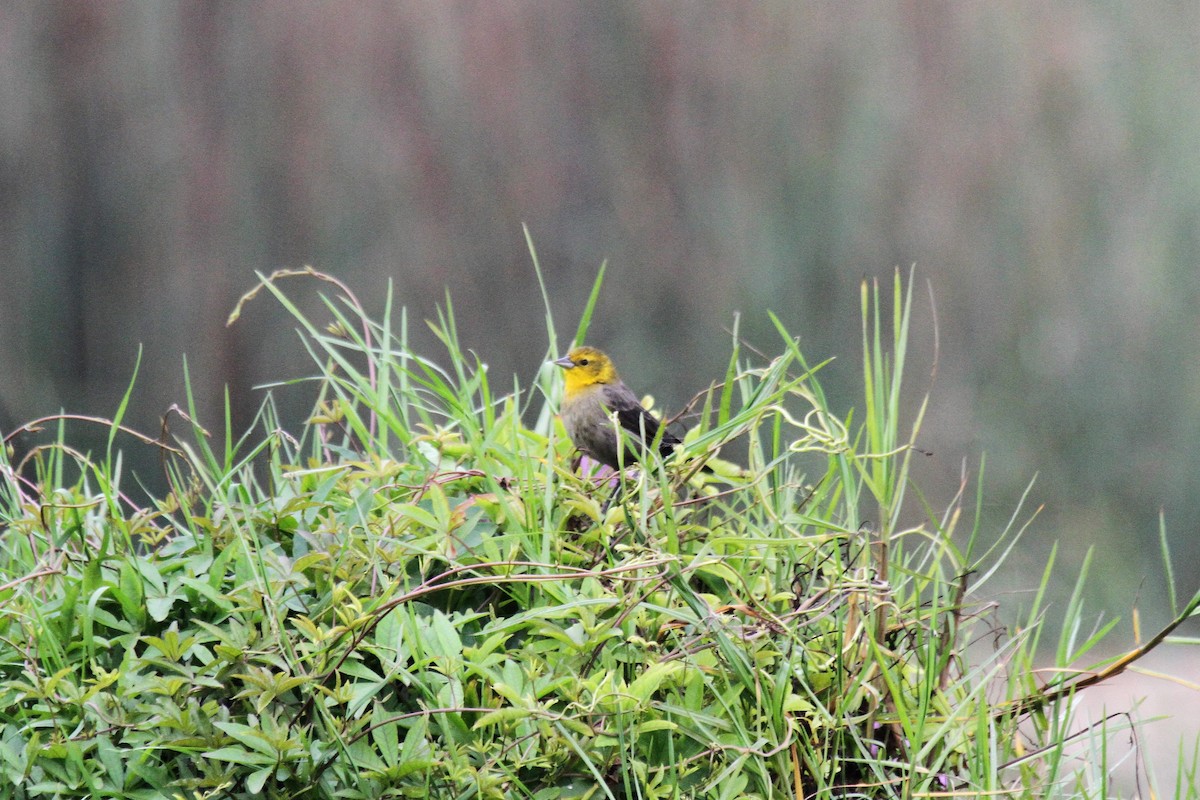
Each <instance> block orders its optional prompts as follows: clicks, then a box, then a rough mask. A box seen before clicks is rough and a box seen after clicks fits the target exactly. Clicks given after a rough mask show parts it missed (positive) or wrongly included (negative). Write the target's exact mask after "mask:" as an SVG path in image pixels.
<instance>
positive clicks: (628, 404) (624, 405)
mask: <svg viewBox="0 0 1200 800" xmlns="http://www.w3.org/2000/svg"><path fill="white" fill-rule="evenodd" d="M605 399H606V400H607V401H608V402H607V405H608V408H609V409H610V410H611V411H615V412H616V414H617V422H618V423H620V425H621V427H622V428H624V429H625V430H626V431H629V432H630V433H631V434H633V435H634V436H636V437H638V438H641V436H642V435H643V434H642V431H643V430H644V431H645V436H646V443H647V444H649V443H650V442H653V441H654V440H655V439H656V438H657V437H658V429H659V428H661V427H662V425H661V423H660V422H659V421H658V420H657V419H655V418H654V415H652V414H651V413H650V412H649V411H647V410H646V409H644V408H642V404H641V403H638V402H637V401H636V400H632V399H630V397H628V396H624V393H620V394H618V393H613V394H612V395H610V396H608V397H606V398H605ZM677 444H679V438H678V437H677V436H675V435H674V434H672V433H671V432H670V431H668V430H664V431H663V433H662V441H661V443H660V444H659V448H658V451H659V453H660V454H661V455H664V456H665V455H667V454H668V453H670V452H671V451H672V450H674V449H675V445H677Z"/></svg>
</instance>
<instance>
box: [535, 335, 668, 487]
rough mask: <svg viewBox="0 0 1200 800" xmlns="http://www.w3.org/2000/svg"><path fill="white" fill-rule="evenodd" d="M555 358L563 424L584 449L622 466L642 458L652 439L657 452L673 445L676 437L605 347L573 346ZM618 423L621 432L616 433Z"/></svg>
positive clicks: (602, 460)
mask: <svg viewBox="0 0 1200 800" xmlns="http://www.w3.org/2000/svg"><path fill="white" fill-rule="evenodd" d="M554 363H555V364H557V365H558V366H560V367H562V368H563V369H564V370H566V372H565V377H566V388H565V391H564V392H563V401H562V408H561V412H562V421H563V425H564V426H565V427H566V429H567V433H568V434H569V435H570V437H571V441H572V442H574V443H575V446H576V447H577V448H579V450H580V452H582V453H583V454H584V455H587V456H591V457H592V458H594V459H596V460H597V461H599V462H601V463H602V464H607V465H608V466H610V467H612V468H613V469H620V468H621V466H622V465H625V466H628V465H630V464H632V463H633V462H634V461H637V460H640V459H641V457H642V451H643V450H644V449H646V448H648V447H650V446H652V445H654V444H655V443H657V447H658V453H659V455H661V456H664V457H666V456H668V455H670V454H671V453H672V452H673V451H674V450H675V447H676V445H678V444H679V438H678V437H677V436H674V435H672V434H671V432H670V431H668V430H666V429H665V428H662V424H661V423H660V422H659V421H658V420H657V419H655V418H654V417H653V416H652V415H651V414H650V412H649V411H647V410H646V409H644V408H643V407H642V404H641V402H640V401H639V400H638V398H637V395H635V394H634V393H633V392H632V391H630V389H629V387H628V386H626V385H625V384H624V383H623V382H622V381H621V378H620V376H619V375H617V369H616V367H614V366H613V363H612V360H611V359H610V358H609V357H608V356H606V355H605V354H604V353H602V352H600V351H599V350H597V349H596V348H594V347H577V348H575V349H574V350H572V351H571V352H569V353H567V354H566V355H565V356H563V357H562V358H560V359H558V360H557V361H555V362H554ZM614 417H615V421H616V425H614V424H613V423H614ZM617 426H620V428H621V430H622V431H623V432H624V433H623V435H618V432H617ZM660 428H662V430H661V431H660ZM622 442H624V445H625V453H624V455H623V456H622V454H621V452H620V448H621V444H622Z"/></svg>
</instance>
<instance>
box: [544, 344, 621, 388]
mask: <svg viewBox="0 0 1200 800" xmlns="http://www.w3.org/2000/svg"><path fill="white" fill-rule="evenodd" d="M554 363H555V364H557V365H558V366H560V367H562V368H563V369H564V370H566V372H565V373H564V377H565V378H566V382H567V385H566V392H567V396H568V397H570V396H571V395H573V394H575V393H576V392H580V391H582V390H584V389H587V388H588V387H589V386H606V385H608V384H612V383H616V382H617V381H619V380H621V379H620V378H619V377H618V376H617V368H616V367H614V366H613V363H612V359H610V358H609V357H608V356H606V355H604V353H602V352H600V351H599V350H597V349H596V348H594V347H576V348H575V349H574V350H572V351H571V352H569V353H567V354H566V355H565V356H563V357H562V358H560V359H558V360H557V361H555V362H554Z"/></svg>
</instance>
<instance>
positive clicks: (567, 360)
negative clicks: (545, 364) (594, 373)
mask: <svg viewBox="0 0 1200 800" xmlns="http://www.w3.org/2000/svg"><path fill="white" fill-rule="evenodd" d="M550 363H551V364H554V365H555V366H558V367H562V368H563V369H570V368H571V367H573V366H575V362H574V361H572V360H571V357H570V356H563V357H562V358H557V359H555V360H554V361H551V362H550Z"/></svg>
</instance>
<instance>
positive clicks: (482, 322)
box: [0, 0, 1200, 631]
mask: <svg viewBox="0 0 1200 800" xmlns="http://www.w3.org/2000/svg"><path fill="white" fill-rule="evenodd" d="M1197 87H1200V5H1196V4H1182V5H1170V6H1168V5H1165V4H1156V3H1148V4H1140V3H1139V4H1123V3H1103V2H1099V3H1098V2H1082V1H1079V2H1069V1H1068V2H1061V3H1055V4H1053V6H1048V5H1046V4H1042V3H1035V2H1024V3H1022V2H1013V3H1003V4H986V3H954V2H894V3H874V2H850V3H793V2H761V3H753V4H751V3H739V4H728V3H727V4H719V5H710V6H708V7H706V8H705V9H704V10H702V11H697V9H696V7H695V6H693V5H691V4H685V3H635V2H621V1H620V0H613V1H612V2H605V3H574V2H549V1H546V2H522V3H517V2H486V3H484V2H478V3H470V2H464V3H453V4H451V3H441V2H427V3H393V2H377V3H356V4H354V5H352V6H348V5H344V4H340V3H324V4H322V3H314V4H302V5H296V4H293V3H288V2H263V3H254V4H250V3H241V2H206V3H184V2H156V3H115V2H88V3H69V2H61V3H52V2H28V3H19V4H3V5H2V6H0V108H2V109H3V112H2V113H0V430H3V431H5V432H7V431H11V430H12V429H13V428H14V427H15V426H16V425H18V424H20V423H22V422H25V421H27V420H29V419H32V418H35V417H38V416H41V415H45V414H50V413H54V412H56V411H58V410H59V409H65V410H67V411H71V412H77V413H87V414H96V415H100V416H106V417H111V416H112V415H113V414H114V413H115V411H116V408H117V405H118V403H119V401H120V398H121V396H122V394H123V392H124V391H125V389H126V387H127V385H128V382H129V380H130V377H131V375H132V372H133V368H134V363H135V359H136V356H137V352H138V347H139V345H140V346H142V347H143V348H144V356H143V361H142V366H141V371H140V375H139V377H138V381H137V384H136V390H135V392H134V395H133V400H132V405H131V408H130V412H129V415H128V423H129V424H130V425H132V426H133V427H136V428H138V429H140V430H143V431H146V432H148V433H150V434H152V435H156V434H157V431H158V427H159V419H160V417H161V416H162V414H163V413H164V412H165V411H166V409H167V408H168V406H169V405H170V404H171V403H183V402H184V394H183V363H182V359H183V356H184V355H185V354H186V356H187V359H188V364H189V368H190V373H191V378H192V381H193V385H194V387H195V389H196V392H197V394H198V397H199V398H200V401H201V402H200V410H201V420H200V421H201V422H202V423H203V424H205V425H206V426H207V427H209V428H210V429H212V430H220V429H221V427H222V422H221V411H220V409H221V406H222V402H223V400H222V397H223V392H224V391H225V387H228V389H229V392H230V394H231V397H232V401H233V408H234V422H235V426H237V427H238V428H242V427H244V426H246V425H248V424H249V423H250V420H251V419H252V416H253V414H254V412H255V410H256V409H257V407H258V405H259V403H260V401H261V398H262V392H261V390H256V389H255V387H256V386H257V385H259V384H261V383H264V382H268V381H273V380H278V379H283V378H289V377H296V376H300V375H304V374H308V373H310V372H311V371H312V367H311V365H310V364H309V362H308V360H307V356H306V355H305V354H304V352H303V350H302V348H301V347H300V346H299V344H298V342H297V339H296V336H295V334H294V332H293V328H294V327H295V326H294V323H293V322H292V321H290V319H289V318H287V317H286V316H285V315H284V314H282V313H281V311H280V310H279V308H278V306H277V304H276V303H275V302H274V301H273V300H270V299H269V298H264V299H261V300H259V301H257V302H255V303H254V304H252V305H251V306H250V307H249V308H248V309H247V311H246V313H245V314H243V317H242V319H241V320H240V321H239V322H238V323H237V324H236V325H234V326H233V327H232V328H228V329H227V328H226V327H225V319H226V316H227V315H228V314H229V312H230V310H231V309H232V307H233V305H234V304H235V302H236V300H237V298H238V297H239V296H240V295H241V294H242V293H243V292H245V291H247V290H248V289H250V288H251V287H252V286H253V285H254V283H255V276H254V272H255V270H258V271H261V272H264V273H265V272H270V271H271V270H274V269H278V268H299V267H303V266H304V265H306V264H311V265H314V266H315V267H316V268H318V269H320V270H322V271H326V272H328V273H331V274H333V275H336V276H338V277H339V278H340V279H341V280H343V281H344V282H346V283H347V284H348V285H349V286H350V287H351V288H352V289H353V290H354V291H355V292H357V293H358V295H359V296H360V297H361V298H363V300H364V304H365V305H366V307H367V309H368V311H369V312H370V313H372V314H374V315H378V314H379V313H380V312H381V310H382V298H383V295H384V293H385V290H386V287H387V283H388V281H389V280H390V281H393V282H394V284H395V288H396V295H397V301H398V303H401V304H403V305H405V306H407V308H408V310H409V314H410V318H411V319H413V320H416V321H418V324H414V325H412V326H411V327H412V330H413V332H414V334H416V336H417V339H416V344H417V347H418V348H420V349H422V350H424V351H426V352H429V353H431V354H438V353H439V352H440V351H439V350H438V348H437V346H436V345H435V343H434V341H433V339H432V337H430V336H428V335H427V334H426V332H425V329H424V326H423V325H421V324H419V320H421V319H423V318H426V317H430V316H432V315H433V314H434V312H435V307H436V305H437V304H438V303H441V302H443V301H444V298H445V292H446V291H447V290H448V291H449V292H450V294H451V296H452V298H453V301H454V305H455V310H456V313H457V315H458V320H459V327H460V330H461V333H462V339H463V341H464V344H465V345H466V346H468V347H470V348H471V349H473V350H474V351H475V352H477V353H478V354H479V356H480V357H481V358H482V359H483V360H484V361H486V362H487V363H488V364H489V365H490V370H491V374H492V376H493V382H494V384H495V385H496V386H498V387H500V388H501V389H503V388H504V387H506V386H509V385H511V378H507V377H505V376H511V375H513V374H516V375H518V376H519V377H520V380H521V382H522V385H525V386H528V385H529V384H530V383H531V382H532V380H533V379H534V377H535V375H536V372H537V370H538V368H539V364H540V362H541V361H542V360H543V358H544V357H545V354H546V352H547V349H548V346H549V345H548V343H547V341H546V336H545V333H544V326H543V311H542V301H541V297H540V295H539V292H538V289H537V283H536V279H535V275H534V270H533V268H532V266H531V259H530V255H529V252H528V249H527V246H526V243H525V239H524V234H523V232H522V224H527V225H528V226H529V230H530V233H531V235H532V237H533V240H534V243H535V245H536V247H537V250H538V253H539V256H540V261H541V264H542V267H543V269H544V271H545V274H546V277H547V281H548V289H549V294H550V299H551V302H552V305H553V310H554V313H555V318H556V321H557V322H558V324H559V327H560V331H562V332H563V333H564V334H567V335H569V333H570V331H573V329H574V326H575V324H576V323H577V321H578V316H579V313H580V311H581V309H582V308H583V305H584V301H585V299H586V297H587V293H588V290H589V288H590V287H591V284H592V282H593V280H594V278H595V275H596V272H597V269H598V267H599V265H600V264H601V262H602V261H604V260H607V262H608V265H609V271H608V277H607V280H606V282H605V285H604V289H603V294H602V297H601V301H600V307H599V311H598V316H597V319H596V321H595V323H594V325H593V329H592V334H591V336H590V340H591V343H593V344H597V345H600V346H603V347H604V348H606V349H608V350H609V351H611V352H612V353H613V355H614V356H615V357H616V358H617V360H618V363H619V364H620V365H622V368H623V372H624V377H625V378H626V380H627V381H628V382H629V383H630V384H631V385H632V386H633V387H634V388H635V389H636V390H638V391H650V390H651V389H653V390H654V392H655V394H656V398H657V401H658V403H659V405H660V406H662V407H665V408H668V409H670V408H678V407H679V406H681V405H682V404H683V403H684V402H686V401H687V399H689V398H690V397H691V396H692V394H693V393H695V392H696V391H698V390H701V389H703V388H705V387H706V386H707V385H708V383H709V381H711V380H715V379H719V377H720V376H721V375H722V374H723V369H724V365H725V362H726V359H727V357H728V353H729V346H730V345H729V334H728V333H727V331H726V329H727V328H728V327H730V326H731V325H732V324H733V320H734V317H735V315H736V314H738V313H740V314H741V332H742V334H743V336H744V337H745V338H746V339H747V340H748V341H750V342H751V343H753V344H755V345H756V346H758V347H760V348H761V349H762V350H764V351H765V352H767V353H778V352H780V351H781V346H780V344H779V342H778V338H777V336H776V334H775V333H774V332H773V329H772V328H771V326H770V324H769V322H768V320H767V317H766V311H767V310H768V309H771V310H773V311H774V312H776V313H777V314H778V315H779V316H780V317H781V319H782V320H783V322H784V323H785V324H786V325H787V326H788V327H789V329H790V330H791V331H792V332H794V333H795V334H797V335H799V336H800V337H801V346H802V348H803V350H804V351H805V353H806V355H807V357H808V358H809V359H810V360H812V361H819V360H822V359H825V358H828V357H831V356H836V357H837V360H836V361H835V362H834V363H833V364H831V365H830V366H829V367H827V368H826V370H825V372H824V375H823V378H824V381H825V383H826V384H827V386H828V387H829V388H830V389H831V393H832V395H833V397H834V398H835V402H836V404H838V405H839V407H841V408H843V409H846V410H848V409H849V408H850V407H851V406H853V405H856V404H861V401H860V400H858V399H857V398H858V395H857V394H856V392H857V387H858V385H859V381H860V369H859V365H858V358H859V352H860V327H859V325H860V318H859V286H860V283H861V281H862V280H863V279H864V278H875V277H879V278H881V279H882V280H883V281H885V282H886V283H885V286H890V280H891V275H892V273H893V271H894V270H895V269H896V268H897V267H898V268H900V269H901V270H903V271H904V272H905V273H906V274H907V272H908V270H909V269H910V267H912V266H914V265H915V277H916V281H917V288H916V295H917V298H918V303H917V312H916V315H917V320H916V327H915V332H914V336H913V341H912V351H913V356H912V361H911V363H910V364H909V372H908V375H907V377H908V389H909V390H910V392H911V396H910V405H909V408H910V411H915V409H916V407H917V403H918V402H919V401H920V399H921V397H922V396H923V395H924V394H925V393H926V392H932V400H931V406H930V410H929V413H928V416H927V418H926V420H925V423H924V428H923V433H922V436H921V441H920V444H921V446H922V447H923V448H925V449H926V450H929V451H932V453H933V455H932V456H930V457H928V458H921V459H920V464H919V470H920V473H919V480H920V482H921V486H922V488H923V490H924V492H925V494H926V496H927V497H928V499H929V501H930V502H931V503H932V504H933V505H935V506H939V505H944V504H945V503H946V502H948V501H949V500H950V499H951V497H952V496H953V495H954V493H955V492H956V491H957V490H958V487H959V481H960V476H961V475H962V474H964V471H965V474H967V476H968V477H969V478H970V479H972V480H973V479H974V478H975V477H976V476H978V474H979V466H980V463H981V460H982V459H983V458H984V456H985V454H986V465H987V466H986V470H985V474H984V482H985V483H984V497H985V509H984V511H985V517H984V535H985V536H991V535H994V533H995V531H996V530H998V529H999V528H1000V527H1002V526H1003V525H1004V524H1005V523H1006V522H1007V520H1008V518H1009V517H1010V515H1011V514H1012V513H1013V510H1014V509H1015V508H1016V506H1017V503H1018V499H1019V498H1020V496H1021V494H1022V492H1023V491H1024V490H1025V488H1026V486H1027V485H1028V484H1029V482H1030V481H1031V480H1032V479H1034V477H1035V476H1036V483H1034V485H1033V489H1032V490H1031V492H1030V495H1029V501H1028V503H1027V505H1026V511H1025V512H1024V515H1028V514H1029V513H1032V511H1034V510H1035V509H1036V508H1037V507H1038V506H1040V505H1043V504H1044V506H1045V508H1044V510H1043V511H1042V512H1041V513H1040V515H1039V516H1038V518H1037V519H1036V520H1035V522H1034V523H1033V525H1032V526H1031V527H1030V529H1029V531H1028V532H1027V534H1026V537H1025V540H1024V541H1025V545H1024V546H1023V547H1022V548H1021V549H1020V550H1019V552H1018V553H1016V554H1015V555H1014V557H1013V560H1012V562H1011V570H1010V575H1011V576H1014V578H1013V579H1012V580H1011V582H1010V584H1008V585H1010V586H1011V587H1013V592H1012V594H1011V596H1009V597H1006V598H1000V599H1001V602H1003V603H1005V604H1007V606H1008V608H1010V609H1013V611H1014V613H1013V614H1012V617H1011V618H1015V610H1016V609H1018V608H1020V607H1021V605H1022V604H1023V603H1027V598H1028V597H1029V595H1027V594H1023V593H1020V592H1018V591H1016V589H1017V588H1018V587H1021V588H1030V587H1033V586H1036V584H1037V582H1038V577H1039V575H1040V572H1041V570H1042V569H1043V568H1044V567H1045V564H1046V560H1047V557H1048V553H1049V548H1050V546H1051V545H1052V544H1053V543H1054V542H1058V543H1059V554H1058V559H1059V560H1058V570H1057V572H1056V579H1055V580H1056V582H1055V585H1056V587H1058V590H1059V592H1060V596H1062V595H1065V594H1066V593H1067V592H1069V589H1070V587H1071V585H1072V583H1073V581H1074V579H1075V577H1076V575H1077V574H1078V572H1079V569H1080V567H1081V565H1082V564H1083V562H1084V559H1085V557H1086V554H1087V552H1088V550H1089V549H1090V548H1094V549H1095V555H1094V561H1093V565H1092V571H1093V574H1094V576H1095V578H1096V579H1095V580H1093V581H1092V582H1091V583H1090V584H1089V587H1090V591H1089V594H1088V600H1087V606H1086V607H1087V608H1090V609H1092V610H1093V612H1094V614H1095V615H1096V616H1097V617H1098V616H1099V615H1100V614H1101V613H1109V614H1120V615H1122V616H1124V617H1126V618H1128V616H1129V613H1128V612H1129V609H1130V608H1131V607H1133V606H1134V605H1138V606H1139V607H1140V608H1142V610H1143V618H1142V624H1143V630H1149V629H1152V628H1155V627H1157V625H1158V624H1160V623H1161V622H1163V621H1165V619H1166V610H1165V608H1164V606H1163V600H1164V597H1165V592H1164V589H1163V585H1162V584H1163V582H1162V578H1161V574H1162V569H1161V561H1160V559H1159V556H1158V545H1157V536H1158V524H1159V522H1158V518H1159V512H1160V509H1161V510H1162V511H1163V512H1164V513H1165V520H1166V530H1167V534H1168V539H1169V540H1170V542H1171V546H1172V547H1173V550H1174V555H1175V563H1176V567H1177V569H1178V570H1179V572H1178V579H1179V582H1180V590H1181V592H1183V593H1185V594H1190V593H1191V591H1193V590H1194V589H1195V588H1196V586H1197V583H1198V582H1200V568H1198V567H1197V563H1198V559H1200V539H1198V538H1197V536H1196V531H1197V527H1198V526H1200V507H1198V504H1197V503H1196V502H1195V499H1194V498H1195V495H1196V484H1197V480H1198V478H1197V473H1198V472H1200V359H1198V358H1197V355H1196V354H1197V343H1198V340H1200V315H1198V314H1197V310H1196V309H1197V300H1198V296H1200V270H1198V269H1197V246H1198V244H1200V225H1198V222H1200V144H1198V143H1200V91H1197ZM284 288H285V289H286V290H287V291H288V292H289V293H291V294H292V295H293V296H295V297H297V298H306V299H307V300H306V303H307V304H306V307H308V308H312V309H314V310H316V309H317V308H318V306H317V303H316V302H315V300H314V297H315V292H316V291H317V290H318V289H319V290H321V291H325V292H330V291H331V288H330V287H328V286H326V285H320V286H318V285H317V284H315V283H305V282H303V281H299V280H295V281H293V282H291V283H290V284H288V285H285V286H284ZM935 320H936V326H937V333H938V336H939V340H938V341H939V344H940V349H939V350H938V351H937V353H936V369H935V348H934V342H935V338H934V330H935ZM566 344H567V342H566V341H565V340H562V341H559V342H558V346H559V347H563V346H565V345H566ZM282 397H283V399H284V402H285V405H286V407H288V408H290V409H291V410H292V413H294V417H293V419H295V420H299V419H301V418H302V415H303V413H304V411H305V410H306V409H307V406H308V403H309V401H310V399H311V398H310V397H308V396H306V395H305V394H304V392H303V391H302V390H289V391H285V392H284V393H283V395H282ZM70 430H71V432H70V434H69V438H70V439H71V440H72V441H74V442H76V443H78V444H79V445H80V446H81V447H85V448H88V447H90V448H92V449H99V448H101V447H102V446H103V441H104V438H105V436H106V431H104V430H103V429H96V428H88V427H86V426H79V425H75V426H72V428H71V429H70ZM35 441H37V439H36V438H34V437H30V436H23V437H21V438H20V439H19V442H18V444H19V446H21V447H28V446H30V445H31V444H32V443H34V442H35ZM126 450H127V464H128V465H129V468H130V469H133V470H134V471H136V472H138V474H139V475H140V476H141V477H142V478H143V480H145V481H146V482H147V483H148V484H149V485H151V486H154V485H155V481H156V480H158V477H157V474H156V473H157V459H156V456H157V454H156V453H154V452H153V451H151V450H150V449H149V448H144V447H143V446H142V445H139V444H137V443H135V442H133V441H127V442H126ZM972 491H973V490H968V494H969V495H970V494H971V493H972ZM1054 615H1055V614H1054V611H1052V612H1051V616H1054ZM1123 630H1126V631H1129V628H1128V627H1126V628H1124V629H1123Z"/></svg>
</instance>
